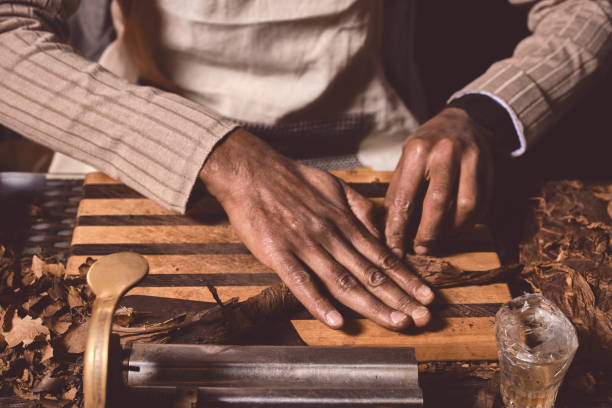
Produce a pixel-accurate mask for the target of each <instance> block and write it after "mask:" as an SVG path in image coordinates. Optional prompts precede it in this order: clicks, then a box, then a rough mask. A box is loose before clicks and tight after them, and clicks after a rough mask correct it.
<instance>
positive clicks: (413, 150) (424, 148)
mask: <svg viewBox="0 0 612 408" xmlns="http://www.w3.org/2000/svg"><path fill="white" fill-rule="evenodd" d="M430 150H431V145H430V143H429V142H428V141H427V140H425V139H422V138H419V137H416V138H413V139H410V140H409V141H407V142H406V144H405V146H404V152H405V153H407V154H410V155H411V156H412V157H414V158H422V157H425V156H427V155H428V154H429V151H430Z"/></svg>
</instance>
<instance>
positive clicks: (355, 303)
mask: <svg viewBox="0 0 612 408" xmlns="http://www.w3.org/2000/svg"><path fill="white" fill-rule="evenodd" d="M200 178H201V180H202V181H203V183H204V184H205V186H206V188H207V189H208V191H209V192H210V193H211V194H213V195H214V196H215V197H216V198H217V200H218V201H219V202H220V203H221V205H222V206H223V208H224V209H225V211H226V213H227V215H228V217H229V220H230V222H231V224H232V226H233V228H234V230H235V231H236V232H237V234H238V236H239V237H240V239H241V240H242V241H243V242H244V244H245V245H246V246H247V247H248V248H249V250H250V251H251V252H252V253H253V255H254V256H255V257H257V258H258V259H259V260H260V261H261V262H263V263H264V264H265V265H267V266H268V267H270V268H271V269H273V270H274V271H275V272H276V273H277V274H278V275H279V276H280V278H281V279H282V280H283V281H284V282H285V284H286V285H287V286H288V287H289V288H290V289H291V291H292V292H293V294H294V295H295V296H296V297H297V298H298V299H299V300H300V301H301V302H302V304H303V305H304V306H305V307H306V308H307V309H308V310H309V311H310V313H312V314H313V315H314V316H315V317H316V318H318V319H319V320H321V321H322V322H323V323H325V324H327V325H328V326H329V327H332V328H340V327H341V326H342V324H343V318H342V316H341V315H340V313H339V312H338V310H337V309H336V308H335V307H334V306H333V304H332V302H331V301H330V299H329V298H328V296H329V295H328V294H331V296H333V297H334V298H336V299H337V300H338V301H340V302H341V303H343V304H344V305H346V306H348V307H350V308H351V309H353V310H355V311H356V312H358V313H360V314H362V315H363V316H365V317H367V318H369V319H370V320H372V321H374V322H376V323H378V324H379V325H381V326H384V327H387V328H389V329H393V330H401V329H405V328H407V327H408V326H410V325H411V324H412V323H414V324H415V325H416V326H424V325H426V324H427V323H428V322H429V320H430V313H429V311H428V310H427V308H426V307H424V306H423V305H426V304H429V303H430V302H431V301H432V300H433V297H434V295H433V292H432V291H431V290H430V289H429V288H428V287H427V286H426V285H425V284H424V283H423V282H421V281H420V280H419V279H418V278H417V277H416V276H415V275H414V274H413V273H411V272H410V271H409V270H408V268H407V267H406V266H405V265H404V264H403V263H402V262H401V261H400V260H399V259H398V258H397V257H396V256H395V255H393V254H392V253H391V252H390V251H389V250H388V249H387V248H386V247H385V245H384V244H383V243H382V242H381V234H380V232H379V231H378V230H377V228H376V226H375V225H374V223H373V221H372V218H373V217H372V212H373V205H372V203H371V202H370V201H369V200H368V199H366V198H364V197H363V196H361V195H360V194H359V193H357V192H356V191H355V190H353V189H352V188H350V187H349V186H348V185H346V184H345V183H344V182H342V181H341V180H339V179H338V178H336V177H334V176H333V175H331V174H329V173H327V172H324V171H321V170H317V169H314V168H311V167H307V166H304V165H301V164H299V163H297V162H295V161H293V160H291V159H288V158H287V157H285V156H282V155H281V154H279V153H278V152H276V151H275V150H274V149H272V148H271V147H270V146H269V145H268V144H267V143H265V142H264V141H262V140H260V139H259V138H257V137H256V136H254V135H252V134H250V133H248V132H246V131H244V130H242V129H238V130H236V131H234V132H233V133H231V134H230V135H229V136H228V137H227V138H226V139H225V140H224V141H222V142H221V143H220V144H219V145H218V146H217V147H216V148H215V150H214V151H213V153H211V155H210V156H209V158H208V159H207V161H206V163H205V164H204V167H203V168H202V171H201V173H200Z"/></svg>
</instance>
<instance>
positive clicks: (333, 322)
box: [325, 310, 343, 327]
mask: <svg viewBox="0 0 612 408" xmlns="http://www.w3.org/2000/svg"><path fill="white" fill-rule="evenodd" d="M325 320H326V321H327V323H328V324H329V325H330V326H332V327H340V326H342V322H343V319H342V315H341V314H340V313H338V312H337V311H335V310H332V311H331V312H328V313H327V314H326V315H325Z"/></svg>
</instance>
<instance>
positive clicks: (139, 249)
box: [71, 242, 250, 256]
mask: <svg viewBox="0 0 612 408" xmlns="http://www.w3.org/2000/svg"><path fill="white" fill-rule="evenodd" d="M71 251H72V254H74V255H87V256H100V255H109V254H112V253H115V252H125V251H129V252H136V253H138V254H141V255H207V254H249V253H250V252H249V250H248V249H247V248H246V247H245V246H244V245H243V244H240V243H231V242H205V243H198V244H189V243H186V244H77V245H72V247H71Z"/></svg>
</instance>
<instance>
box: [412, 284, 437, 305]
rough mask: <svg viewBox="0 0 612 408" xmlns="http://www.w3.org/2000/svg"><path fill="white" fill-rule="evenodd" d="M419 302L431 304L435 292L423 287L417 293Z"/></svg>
mask: <svg viewBox="0 0 612 408" xmlns="http://www.w3.org/2000/svg"><path fill="white" fill-rule="evenodd" d="M416 294H417V296H418V298H419V300H420V301H421V302H424V303H429V302H431V300H432V299H433V295H434V294H433V292H432V291H431V289H429V288H428V287H427V286H424V285H423V286H421V287H420V288H419V289H418V290H417V292H416Z"/></svg>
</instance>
